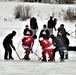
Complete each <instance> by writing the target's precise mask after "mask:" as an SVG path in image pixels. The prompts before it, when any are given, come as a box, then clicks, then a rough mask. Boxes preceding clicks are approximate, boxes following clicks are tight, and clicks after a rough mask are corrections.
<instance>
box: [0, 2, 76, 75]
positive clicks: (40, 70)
mask: <svg viewBox="0 0 76 75" xmlns="http://www.w3.org/2000/svg"><path fill="white" fill-rule="evenodd" d="M18 4H30V5H31V6H33V7H34V8H35V13H34V14H33V15H32V16H35V17H36V18H37V22H38V26H39V30H38V32H37V36H39V32H40V30H41V29H42V26H43V24H47V21H48V19H47V18H49V16H50V15H51V14H52V12H55V17H56V18H57V19H58V22H57V28H58V27H59V26H60V24H61V23H63V24H64V25H65V28H66V30H67V31H68V32H69V33H71V32H72V31H74V30H75V22H69V21H63V20H60V19H61V18H62V16H61V17H59V13H58V12H61V9H62V8H63V9H65V10H66V9H67V8H68V7H69V6H71V7H73V6H74V7H75V5H58V4H57V5H56V4H47V3H46V4H44V3H42V4H41V3H20V2H18V3H17V2H0V75H43V74H44V75H51V74H52V75H64V74H65V75H75V74H76V71H75V70H76V52H73V51H71V52H69V60H65V61H64V62H60V61H59V55H58V53H57V54H56V61H55V62H43V63H42V62H40V61H38V57H37V56H36V55H35V54H30V58H31V61H24V60H19V59H18V57H17V55H16V53H15V52H14V51H13V57H14V58H15V60H14V61H12V60H10V61H7V60H4V59H3V56H4V48H3V46H2V42H3V39H4V38H5V36H6V35H7V34H9V33H10V32H11V31H12V30H15V31H16V32H17V35H16V36H15V37H14V38H13V43H14V45H15V47H16V50H17V52H18V54H19V55H20V57H21V58H22V57H23V56H24V49H23V48H22V46H21V39H22V37H23V30H24V28H25V25H26V24H28V25H29V19H28V20H27V21H19V20H15V19H14V16H13V14H12V13H13V9H14V7H15V6H16V5H18ZM37 14H40V15H39V16H38V15H37ZM4 18H5V19H7V21H4ZM56 33H57V32H55V31H54V34H55V35H56ZM72 36H75V33H74V34H72ZM68 38H69V39H70V45H71V46H76V43H75V42H76V38H73V37H71V36H69V37H68ZM19 43H20V45H19V47H18V44H19ZM38 44H39V42H38V38H37V39H36V40H35V44H34V47H33V51H34V52H35V51H36V50H37V54H38V55H39V56H40V57H41V47H40V45H39V47H38V48H37V46H38Z"/></svg>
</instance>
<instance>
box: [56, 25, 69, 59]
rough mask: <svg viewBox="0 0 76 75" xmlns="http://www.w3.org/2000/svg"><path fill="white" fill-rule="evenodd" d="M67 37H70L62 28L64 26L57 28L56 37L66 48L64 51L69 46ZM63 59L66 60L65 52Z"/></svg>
mask: <svg viewBox="0 0 76 75" xmlns="http://www.w3.org/2000/svg"><path fill="white" fill-rule="evenodd" d="M67 35H70V34H69V33H68V32H66V29H65V28H64V24H61V25H60V27H59V28H58V33H57V37H58V38H59V39H60V40H61V41H62V42H63V44H64V46H65V47H66V50H67V49H68V46H69V39H68V38H67ZM65 58H66V59H68V51H67V52H66V55H65Z"/></svg>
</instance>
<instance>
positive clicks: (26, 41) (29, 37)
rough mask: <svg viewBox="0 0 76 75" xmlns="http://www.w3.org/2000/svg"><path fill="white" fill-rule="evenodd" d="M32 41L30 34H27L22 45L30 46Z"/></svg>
mask: <svg viewBox="0 0 76 75" xmlns="http://www.w3.org/2000/svg"><path fill="white" fill-rule="evenodd" d="M33 42H34V38H33V37H32V36H28V37H25V38H24V40H23V43H22V45H24V46H27V47H30V46H31V44H32V43H33Z"/></svg>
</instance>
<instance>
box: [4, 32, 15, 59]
mask: <svg viewBox="0 0 76 75" xmlns="http://www.w3.org/2000/svg"><path fill="white" fill-rule="evenodd" d="M15 35H16V32H15V31H12V33H10V34H8V35H7V36H6V37H5V39H4V40H3V47H4V49H5V54H4V59H5V60H9V59H12V60H13V59H14V58H13V57H12V48H13V50H16V49H15V47H14V45H13V42H12V39H13V37H14V36H15Z"/></svg>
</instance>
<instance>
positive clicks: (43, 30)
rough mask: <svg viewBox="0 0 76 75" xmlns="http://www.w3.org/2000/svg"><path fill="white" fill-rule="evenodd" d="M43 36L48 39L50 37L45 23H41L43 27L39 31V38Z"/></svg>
mask: <svg viewBox="0 0 76 75" xmlns="http://www.w3.org/2000/svg"><path fill="white" fill-rule="evenodd" d="M40 37H43V38H44V39H49V37H50V32H49V30H48V29H47V27H46V24H44V25H43V29H42V30H41V31H40V35H39V38H40Z"/></svg>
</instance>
